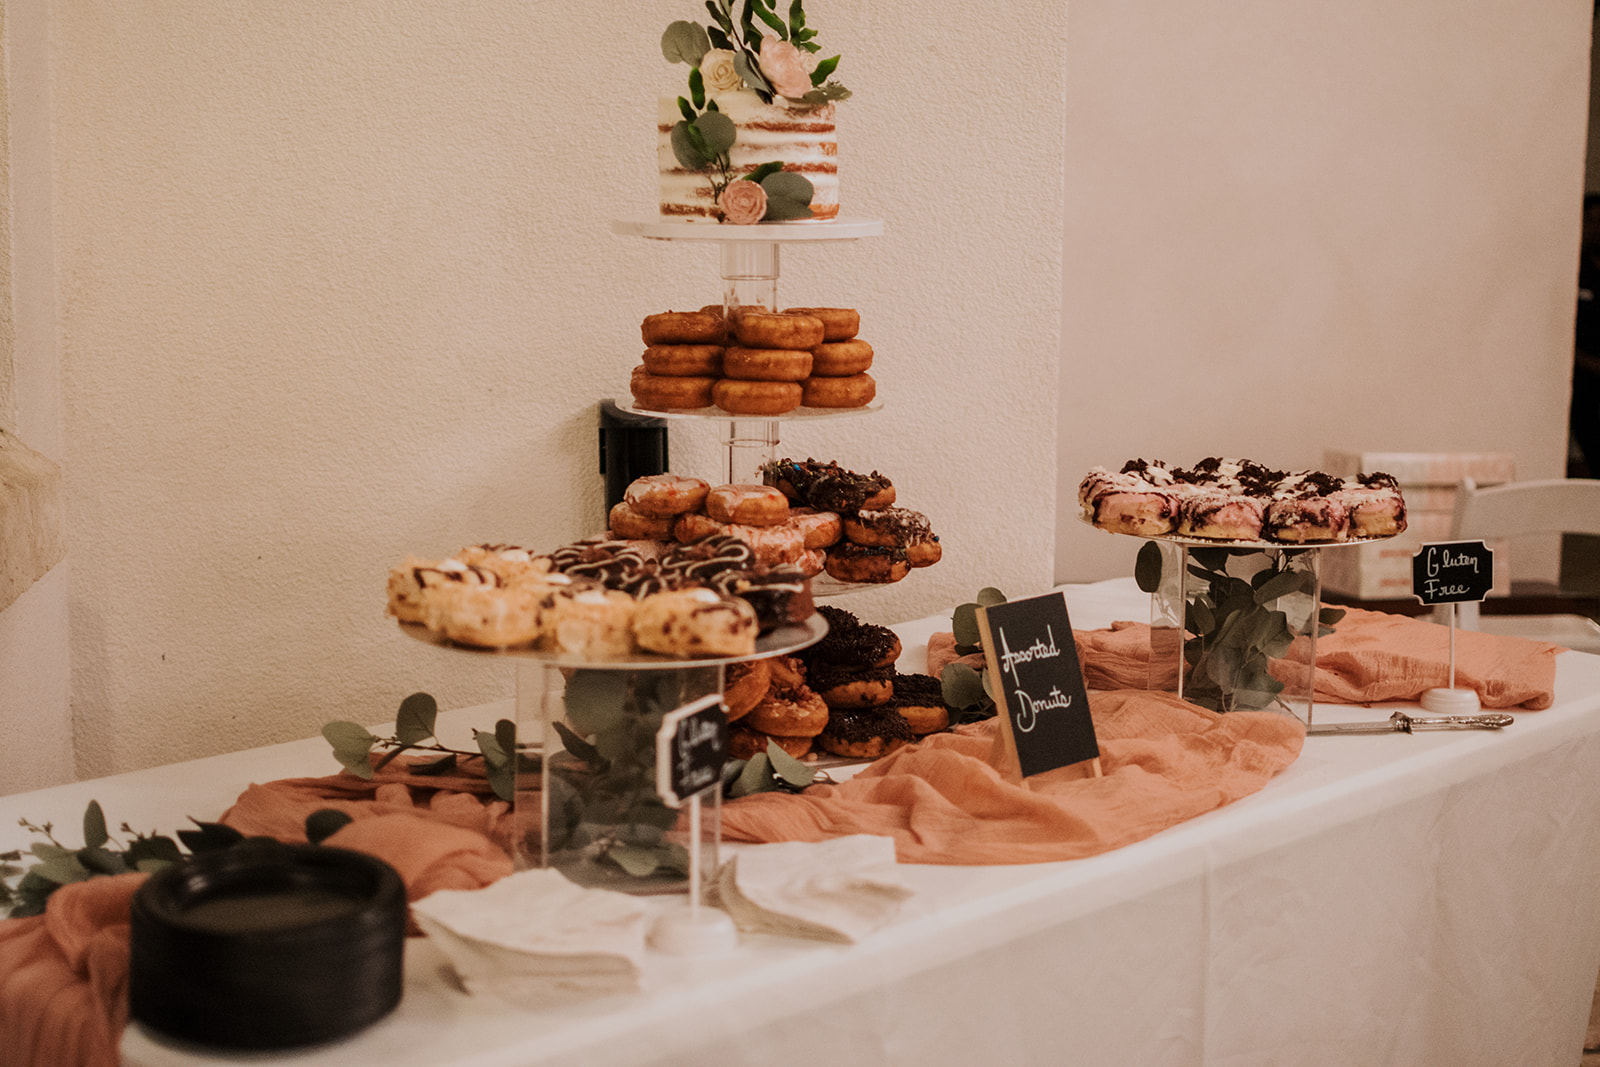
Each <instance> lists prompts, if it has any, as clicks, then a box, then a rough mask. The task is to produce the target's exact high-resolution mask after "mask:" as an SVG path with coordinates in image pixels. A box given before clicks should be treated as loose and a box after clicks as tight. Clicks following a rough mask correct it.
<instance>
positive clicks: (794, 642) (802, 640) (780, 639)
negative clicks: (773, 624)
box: [399, 615, 828, 670]
mask: <svg viewBox="0 0 1600 1067" xmlns="http://www.w3.org/2000/svg"><path fill="white" fill-rule="evenodd" d="M399 626H400V632H401V633H403V634H405V635H406V636H407V637H410V638H412V639H414V640H417V641H421V642H422V643H423V644H425V645H436V646H438V647H439V648H448V649H451V650H454V651H457V652H470V653H474V654H477V655H482V656H505V657H509V658H513V659H531V660H538V661H539V662H541V663H548V664H552V665H554V666H557V667H605V668H608V669H612V670H670V669H674V668H684V667H710V666H715V665H717V664H719V663H740V662H743V661H744V660H751V659H762V658H765V657H767V656H779V655H783V654H784V653H787V652H795V651H798V650H799V649H802V648H808V647H809V646H811V645H814V644H816V643H817V642H818V641H820V640H822V639H823V637H824V636H826V635H827V633H828V622H827V620H826V619H824V618H823V617H822V616H821V615H812V616H811V617H810V618H809V619H807V620H806V621H805V622H803V623H796V624H795V625H793V626H780V627H778V628H777V629H775V630H773V631H772V632H771V633H768V634H766V635H764V636H762V637H759V638H757V639H756V650H755V651H754V652H752V653H750V654H749V655H748V656H720V657H713V658H710V659H678V658H676V657H674V656H658V655H656V654H654V653H651V652H643V651H641V652H636V653H634V654H632V655H629V656H619V657H614V658H610V659H607V658H600V657H593V656H577V655H573V654H572V653H570V652H561V651H559V650H553V649H545V648H534V647H532V646H530V645H522V646H517V647H512V648H479V647H477V646H475V645H463V644H458V643H457V642H455V641H452V640H450V639H449V638H448V637H446V636H444V635H443V634H441V633H437V632H435V631H433V630H430V629H428V628H427V627H426V626H424V625H422V624H421V623H419V622H402V623H399Z"/></svg>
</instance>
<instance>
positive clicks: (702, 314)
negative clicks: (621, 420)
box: [629, 304, 878, 416]
mask: <svg viewBox="0 0 1600 1067" xmlns="http://www.w3.org/2000/svg"><path fill="white" fill-rule="evenodd" d="M860 328H861V316H860V314H859V313H858V312H856V311H855V310H854V309H853V308H788V309H786V310H784V311H767V310H766V309H764V308H760V307H741V308H737V309H735V310H734V312H733V313H732V314H731V315H725V314H724V312H723V309H722V307H721V305H715V304H714V305H710V306H708V307H704V308H701V309H700V310H699V311H664V312H660V313H658V314H654V315H647V316H645V319H644V321H643V322H642V323H641V324H640V331H639V332H640V335H641V336H642V338H643V340H644V344H645V350H644V355H643V356H642V357H641V359H640V362H639V363H638V365H637V366H635V367H634V368H633V374H632V377H631V379H630V381H629V389H630V390H631V392H632V393H633V402H634V404H635V406H637V407H639V408H642V409H644V410H647V411H694V410H698V409H703V408H715V409H717V410H720V411H722V412H725V413H727V414H729V415H753V416H764V415H783V414H786V413H788V412H791V411H794V410H795V409H796V408H800V407H808V408H859V407H864V406H866V405H867V404H870V403H871V402H872V400H873V398H874V397H876V396H877V391H878V387H877V383H876V382H875V381H874V380H873V378H872V375H870V374H868V373H867V370H868V369H869V368H870V367H871V366H872V346H871V345H870V344H868V343H867V342H866V341H863V340H861V339H860V338H859V337H857V336H856V334H857V332H858V331H859V330H860Z"/></svg>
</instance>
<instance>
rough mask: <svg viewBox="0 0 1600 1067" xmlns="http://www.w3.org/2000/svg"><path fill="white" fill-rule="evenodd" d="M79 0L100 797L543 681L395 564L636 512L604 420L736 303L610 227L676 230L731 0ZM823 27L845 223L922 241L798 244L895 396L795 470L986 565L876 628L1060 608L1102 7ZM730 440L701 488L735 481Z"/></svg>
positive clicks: (836, 426)
mask: <svg viewBox="0 0 1600 1067" xmlns="http://www.w3.org/2000/svg"><path fill="white" fill-rule="evenodd" d="M55 10H56V13H55V19H54V26H53V29H54V34H55V45H54V55H53V62H54V66H55V86H54V87H55V94H56V96H55V100H56V104H55V106H56V112H55V114H56V120H57V128H56V138H57V165H58V173H57V178H58V188H57V211H58V220H57V227H58V237H59V257H60V262H59V270H60V285H61V318H62V338H63V340H62V344H63V364H64V368H63V392H64V398H65V412H66V414H65V432H66V439H67V442H68V444H67V464H66V466H67V477H68V481H69V490H70V502H71V514H72V519H71V521H72V560H73V572H72V573H73V589H72V600H71V624H72V633H73V638H72V665H73V675H74V680H73V703H74V714H75V717H76V720H77V725H78V731H79V736H80V743H79V750H78V751H79V770H80V772H82V773H86V774H103V773H107V772H113V771H119V770H124V769H128V768H133V767H138V766H143V765H148V764H153V763H158V762H163V761H167V760H172V759H176V758H181V757H189V756H198V755H202V754H207V753H212V752H218V751H224V750H230V749H237V748H240V747H242V746H248V745H257V744H261V743H265V742H269V741H274V740H281V739H286V738H292V737H302V736H306V735H308V734H311V733H314V732H315V731H316V730H317V729H319V728H320V727H321V725H322V724H323V723H324V722H326V721H328V720H330V719H335V718H352V719H356V720H358V721H364V722H377V721H382V720H384V719H385V718H387V717H389V716H390V715H391V714H392V713H393V711H394V708H395V707H396V705H397V704H398V702H399V701H400V700H401V699H402V698H403V697H404V696H406V695H407V694H408V693H411V692H413V691H415V690H419V689H422V690H427V691H429V692H432V693H434V694H435V695H436V696H437V697H438V698H439V700H440V701H441V703H442V704H444V705H445V706H447V707H449V706H460V705H462V704H467V703H474V702H478V701H482V700H488V699H494V698H499V697H503V696H508V695H510V693H511V691H512V677H511V671H510V668H509V666H508V665H507V664H506V663H505V662H504V661H493V660H488V659H485V658H483V657H474V656H467V655H463V654H453V653H449V652H445V651H441V650H437V649H433V648H429V647H425V646H422V645H419V644H417V643H415V642H412V641H410V640H407V639H405V638H404V637H402V636H401V635H400V634H399V633H398V632H397V630H396V628H395V626H394V624H393V623H392V621H390V620H387V619H386V618H385V617H384V614H383V600H384V598H383V582H384V577H385V573H386V571H387V568H388V567H389V566H390V565H391V564H393V563H397V562H399V561H400V560H401V559H402V558H403V557H404V556H405V555H406V554H407V553H408V552H415V553H418V554H422V555H429V554H432V555H440V554H443V553H446V552H449V551H451V550H454V549H456V548H458V547H460V546H461V545H463V544H467V543H472V542H478V541H486V540H488V541H512V542H517V543H522V544H526V545H530V546H533V547H547V548H553V547H556V546H558V545H560V544H563V543H566V542H568V541H571V540H574V539H576V538H579V537H582V536H586V535H589V534H592V533H595V532H597V531H598V529H599V528H600V526H601V525H602V523H603V514H602V508H601V502H602V483H601V479H600V476H599V474H598V470H597V463H596V425H597V423H596V414H595V405H596V402H597V401H598V400H600V399H601V398H604V397H610V396H616V395H618V394H623V395H625V393H626V383H627V378H628V371H629V369H630V368H631V367H632V365H633V364H634V363H636V362H637V360H638V357H639V352H640V350H641V347H642V346H641V344H640V341H639V332H638V331H639V321H640V320H641V319H642V318H643V317H644V316H645V315H646V314H649V313H652V312H655V311H661V310H666V309H668V308H674V307H676V308H684V307H697V306H700V305H701V304H704V303H706V302H708V301H710V300H715V299H717V298H718V296H719V294H720V283H719V281H718V278H717V259H716V255H715V252H714V250H712V249H709V248H707V247H706V246H699V245H697V246H690V245H684V244H662V243H657V242H647V241H643V240H639V239H627V238H622V237H618V236H615V235H613V234H612V233H611V232H610V229H609V227H610V223H611V221H612V220H613V219H614V218H616V217H619V216H622V215H626V214H636V213H640V212H647V211H650V210H651V209H652V208H653V204H654V199H653V198H654V194H655V148H654V144H655V133H654V127H653V123H654V115H655V106H656V97H657V95H658V93H661V92H673V93H676V92H680V91H682V86H683V84H684V83H683V77H684V75H685V73H686V68H683V67H677V68H673V67H671V66H670V65H669V64H667V63H666V62H665V60H663V59H662V58H661V53H660V48H659V39H660V35H661V32H662V30H663V29H664V28H665V27H666V25H667V24H668V23H669V22H670V21H672V20H673V19H676V18H703V17H704V10H703V7H702V5H700V4H698V3H695V2H691V0H673V2H670V3H668V2H661V0H653V2H650V3H639V4H625V5H623V4H619V5H598V6H596V5H591V6H588V7H586V8H583V9H581V11H580V9H575V8H573V7H571V6H570V5H558V4H553V3H532V4H529V3H512V2H509V0H480V2H469V3H451V4H433V3H423V2H420V0H414V2H397V0H356V2H352V3H341V4H329V5H303V4H249V5H235V4H213V3H200V2H178V3H167V4H159V5H123V4H58V5H57V6H56V9H55ZM808 14H809V15H810V22H811V24H812V25H814V26H816V27H817V28H819V29H820V30H821V33H822V38H821V39H822V41H823V42H824V44H825V45H826V46H827V47H829V48H830V49H832V50H836V51H838V52H840V53H842V54H843V56H844V60H843V62H842V63H841V65H840V67H839V77H840V79H841V80H843V81H844V82H845V83H846V84H848V85H850V86H851V88H852V89H853V90H854V91H855V93H856V96H855V98H854V99H852V100H851V101H849V103H848V104H847V105H846V106H845V107H846V109H845V111H844V116H843V118H842V120H841V121H842V124H843V134H842V140H843V142H844V148H843V149H842V154H843V162H842V168H843V181H844V202H845V208H846V210H847V212H849V213H851V214H858V215H866V216H871V217H877V218H881V219H883V221H884V228H885V236H883V237H882V238H878V239H874V240H866V241H859V242H854V243H851V244H847V245H841V246H830V247H825V248H822V247H819V248H806V249H796V250H786V251H785V254H784V257H783V278H782V281H781V282H780V299H783V300H784V301H785V302H786V303H797V304H833V303H837V304H844V305H850V306H856V307H859V308H860V309H861V311H862V315H863V320H864V325H863V336H864V337H866V338H867V339H868V340H870V341H871V342H872V343H873V345H874V346H875V348H876V349H877V352H878V364H877V365H876V366H875V367H874V373H875V374H876V375H877V377H878V379H879V383H880V389H881V392H882V395H883V396H884V397H885V398H886V401H887V404H886V407H885V409H884V411H883V412H882V413H880V414H877V415H874V416H870V417H865V418H860V419H855V420H844V421H839V422H830V423H827V424H825V425H823V426H820V427H805V428H802V429H796V430H793V431H792V432H791V431H790V429H789V427H787V426H786V427H785V430H784V436H785V446H786V448H787V447H792V448H793V449H794V450H796V451H798V452H804V453H807V454H811V455H816V456H827V457H828V458H837V459H839V460H840V461H841V462H844V463H846V464H849V465H853V466H856V465H858V466H862V467H865V468H869V469H870V468H877V469H879V470H882V471H884V472H886V473H888V474H890V476H891V477H892V478H893V479H894V480H895V482H896V485H897V486H898V488H899V490H900V493H901V497H902V499H903V500H904V501H905V502H906V503H908V504H909V505H911V506H914V507H918V508H919V509H921V510H924V511H926V512H927V513H928V514H929V515H930V516H932V517H933V519H934V521H935V522H936V524H937V526H938V528H939V530H940V531H941V533H943V534H944V537H945V544H946V546H947V552H946V557H945V561H944V562H943V563H942V564H941V565H940V566H939V567H937V568H934V569H933V570H931V571H927V572H923V573H921V574H919V575H917V577H916V579H915V580H914V581H908V582H906V583H903V585H902V587H898V588H895V589H892V590H885V591H879V592H873V593H872V594H870V595H863V596H861V597H859V598H857V599H856V600H853V601H852V602H851V605H850V606H851V608H852V610H856V611H857V612H858V613H860V614H862V615H863V616H864V617H869V618H873V619H875V620H881V621H894V620H896V619H899V618H905V617H915V616H918V615H922V614H926V613H927V612H930V611H933V610H937V609H939V608H942V607H945V606H948V605H949V604H951V603H953V602H955V601H957V600H960V599H965V598H966V597H968V596H970V595H971V593H972V592H974V591H975V590H976V588H977V586H978V584H981V583H982V582H985V581H990V580H993V581H995V582H997V583H998V584H1000V585H1002V586H1004V587H1006V588H1009V589H1011V590H1014V591H1017V592H1022V591H1032V590H1037V589H1042V588H1044V587H1046V586H1048V584H1049V581H1050V575H1051V543H1052V536H1053V522H1054V518H1053V517H1054V501H1053V499H1052V493H1053V491H1054V486H1055V481H1056V476H1055V440H1054V427H1055V410H1054V409H1055V392H1056V353H1057V351H1058V350H1059V348H1060V322H1059V306H1060V277H1061V233H1062V218H1061V194H1060V175H1061V171H1062V136H1063V135H1062V131H1061V122H1060V115H1061V98H1062V86H1063V82H1064V78H1065V75H1064V73H1063V71H1064V62H1063V59H1064V52H1063V40H1064V34H1065V26H1064V21H1063V17H1062V9H1061V7H1060V5H1059V4H1053V3H1051V4H1047V3H1042V2H1030V3H1024V4H1018V5H1008V6H1006V7H1003V8H1000V9H996V11H995V12H994V13H993V16H992V17H986V18H985V19H982V20H973V19H971V18H970V17H969V16H967V15H965V14H962V13H960V12H958V11H957V10H956V9H955V8H953V7H947V6H945V5H938V4H932V3H916V4H903V5H882V4H872V3H868V2H866V0H817V2H815V3H813V4H812V5H811V10H810V11H809V12H808ZM708 432H709V431H705V428H703V427H695V428H688V429H685V430H684V432H683V433H682V435H681V437H682V440H681V442H680V441H679V440H678V439H677V437H678V435H677V434H676V432H675V440H674V453H675V460H677V459H679V458H680V457H681V460H682V462H681V463H680V462H675V463H674V466H675V467H677V468H679V469H683V468H684V465H696V464H697V465H699V470H691V471H690V472H691V473H699V472H700V471H713V470H714V469H715V466H716V464H717V463H718V462H719V460H718V459H717V451H716V448H715V446H714V445H709V444H707V443H706V440H705V438H706V435H707V433H708ZM711 436H712V437H714V434H713V435H711ZM1002 516H1003V517H1002ZM485 725H486V726H487V725H488V724H485Z"/></svg>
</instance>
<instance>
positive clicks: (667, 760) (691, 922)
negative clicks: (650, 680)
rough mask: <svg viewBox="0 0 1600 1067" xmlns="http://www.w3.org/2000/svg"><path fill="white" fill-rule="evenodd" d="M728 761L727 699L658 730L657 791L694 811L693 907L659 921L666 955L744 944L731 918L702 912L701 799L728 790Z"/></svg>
mask: <svg viewBox="0 0 1600 1067" xmlns="http://www.w3.org/2000/svg"><path fill="white" fill-rule="evenodd" d="M727 760H728V716H727V713H726V712H725V711H723V707H722V695H721V694H720V693H712V694H710V695H709V696H704V697H701V698H700V699H698V700H694V701H691V702H690V703H688V704H685V705H683V706H682V707H680V708H675V709H674V710H672V711H669V712H667V714H666V715H665V716H663V717H662V720H661V727H660V728H659V729H658V730H657V731H656V792H657V793H658V794H660V796H661V799H662V800H664V801H666V803H667V804H669V805H671V806H672V807H674V808H678V807H683V806H684V805H685V804H687V805H688V807H689V849H688V851H689V907H688V908H687V910H684V911H669V912H667V913H665V914H663V915H662V916H661V917H660V918H659V919H657V920H656V923H655V925H654V926H653V927H652V928H651V931H650V943H651V944H652V945H653V946H655V947H656V948H657V949H660V950H661V951H663V952H671V953H676V954H678V955H705V954H709V953H717V952H726V951H728V950H729V949H731V948H733V947H734V946H735V945H737V944H738V941H739V932H738V930H737V929H735V927H734V925H733V920H732V919H730V918H728V916H727V915H726V914H724V913H723V912H720V911H716V910H714V909H710V908H705V909H702V908H701V906H700V905H701V898H702V897H704V896H705V874H704V865H703V862H702V858H701V852H702V851H703V850H704V847H705V842H704V841H702V840H701V829H700V798H701V797H702V796H704V795H705V794H706V793H707V792H709V791H710V790H712V789H720V788H721V787H722V765H723V764H724V763H726V762H727Z"/></svg>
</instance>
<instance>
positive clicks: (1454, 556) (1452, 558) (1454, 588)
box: [1411, 541, 1494, 715]
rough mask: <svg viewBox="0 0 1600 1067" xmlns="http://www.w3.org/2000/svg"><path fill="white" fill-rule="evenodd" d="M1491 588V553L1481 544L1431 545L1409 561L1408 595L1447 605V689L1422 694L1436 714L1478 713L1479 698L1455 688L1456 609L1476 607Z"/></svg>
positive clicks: (1448, 543)
mask: <svg viewBox="0 0 1600 1067" xmlns="http://www.w3.org/2000/svg"><path fill="white" fill-rule="evenodd" d="M1493 586H1494V552H1493V551H1491V550H1490V548H1489V546H1488V545H1486V544H1484V543H1483V542H1482V541H1431V542H1428V543H1427V544H1424V545H1423V546H1422V547H1421V549H1419V550H1418V551H1417V554H1416V555H1414V556H1412V557H1411V594H1412V595H1413V596H1415V597H1416V598H1417V599H1418V600H1419V601H1421V602H1422V603H1423V604H1425V605H1429V606H1433V605H1438V604H1449V605H1450V685H1449V688H1447V689H1429V690H1428V691H1427V692H1425V693H1423V694H1422V706H1423V707H1424V708H1426V709H1428V710H1429V711H1431V712H1435V713H1436V714H1449V715H1461V714H1471V713H1472V712H1475V711H1477V710H1479V703H1478V694H1477V692H1476V691H1474V690H1471V689H1457V688H1456V605H1457V604H1466V603H1476V602H1477V601H1480V600H1482V599H1483V598H1484V597H1486V596H1488V595H1489V590H1490V589H1491V588H1493Z"/></svg>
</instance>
